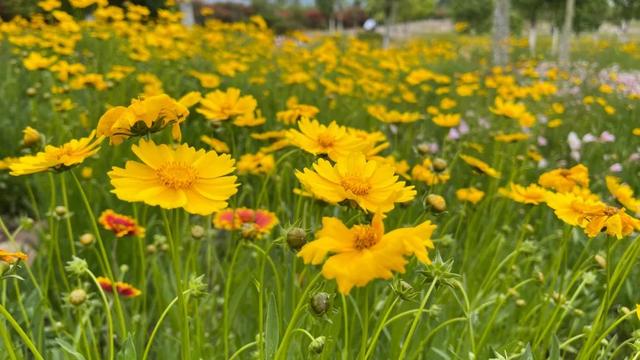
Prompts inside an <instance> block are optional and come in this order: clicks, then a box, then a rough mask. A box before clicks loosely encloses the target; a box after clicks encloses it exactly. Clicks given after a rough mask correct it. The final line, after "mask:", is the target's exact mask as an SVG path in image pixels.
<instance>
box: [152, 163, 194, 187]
mask: <svg viewBox="0 0 640 360" xmlns="http://www.w3.org/2000/svg"><path fill="white" fill-rule="evenodd" d="M156 175H158V179H159V180H160V182H161V183H162V185H164V186H166V187H168V188H171V189H174V190H178V189H187V188H189V187H191V185H192V184H193V183H194V182H195V181H196V180H197V179H198V172H197V171H196V169H194V168H193V166H191V165H188V164H186V163H184V162H179V161H171V162H168V163H166V164H164V165H163V166H162V167H160V168H158V169H157V170H156Z"/></svg>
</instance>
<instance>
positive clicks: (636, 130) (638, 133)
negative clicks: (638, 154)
mask: <svg viewBox="0 0 640 360" xmlns="http://www.w3.org/2000/svg"><path fill="white" fill-rule="evenodd" d="M631 133H632V134H633V135H635V136H640V128H634V129H633V130H632V131H631Z"/></svg>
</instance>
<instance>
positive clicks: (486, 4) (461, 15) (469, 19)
mask: <svg viewBox="0 0 640 360" xmlns="http://www.w3.org/2000/svg"><path fill="white" fill-rule="evenodd" d="M492 13H493V3H492V1H491V0H452V1H451V15H452V16H453V19H454V20H455V21H456V22H466V23H467V24H469V29H470V30H471V31H473V32H475V33H485V32H487V31H489V30H491V16H492Z"/></svg>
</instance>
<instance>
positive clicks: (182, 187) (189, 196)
mask: <svg viewBox="0 0 640 360" xmlns="http://www.w3.org/2000/svg"><path fill="white" fill-rule="evenodd" d="M131 150H132V151H133V153H134V154H136V156H138V158H139V159H140V160H142V163H140V162H136V161H127V163H126V165H125V168H119V167H113V168H112V170H111V171H110V172H109V173H108V174H109V177H110V178H111V185H113V187H114V189H113V190H112V191H111V192H113V193H114V194H116V196H117V197H118V198H119V199H121V200H124V201H130V202H136V201H142V202H144V203H146V204H148V205H152V206H155V205H158V206H160V207H162V208H164V209H174V208H180V207H182V208H184V210H185V211H187V212H189V213H192V214H199V215H209V214H211V213H213V212H216V211H218V210H221V209H224V208H225V207H226V206H227V200H228V199H229V197H231V195H233V194H235V193H236V192H237V189H236V188H237V186H238V184H237V183H236V182H235V181H236V177H235V176H225V175H227V174H229V173H231V172H232V171H233V170H234V167H233V164H234V160H233V159H232V158H231V156H229V155H218V154H217V153H216V152H215V151H205V150H202V149H201V150H197V151H196V150H195V149H194V148H192V147H190V146H188V145H187V144H181V145H178V146H177V147H176V148H175V149H172V148H170V147H169V146H167V145H156V144H155V143H154V142H153V141H150V140H149V141H147V140H141V141H140V143H139V145H134V146H132V147H131Z"/></svg>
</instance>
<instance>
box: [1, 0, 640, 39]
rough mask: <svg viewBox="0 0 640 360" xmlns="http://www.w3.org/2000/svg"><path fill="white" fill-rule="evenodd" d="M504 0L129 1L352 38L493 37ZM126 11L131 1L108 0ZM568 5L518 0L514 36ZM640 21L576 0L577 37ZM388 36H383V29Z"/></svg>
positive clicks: (550, 23)
mask: <svg viewBox="0 0 640 360" xmlns="http://www.w3.org/2000/svg"><path fill="white" fill-rule="evenodd" d="M497 1H504V0H192V1H179V0H130V1H129V2H130V3H133V4H137V5H144V6H146V7H148V8H149V9H151V10H152V12H153V13H155V12H156V11H157V10H158V9H162V8H178V9H180V10H181V11H183V12H184V13H185V16H184V21H185V22H186V23H187V24H189V23H203V22H204V21H206V20H207V19H210V18H211V19H218V20H221V21H225V22H234V21H245V20H248V19H249V17H251V16H253V15H256V14H259V15H261V16H262V17H263V18H264V19H265V20H266V21H267V23H268V24H269V26H270V27H271V28H273V29H274V30H275V31H276V32H278V33H284V32H287V31H293V30H312V31H313V30H319V31H345V30H350V29H362V27H363V25H364V24H365V22H366V21H367V20H369V22H368V23H367V26H366V28H367V29H369V30H375V28H378V30H380V28H381V27H382V26H386V25H389V26H391V27H393V26H395V25H402V26H398V27H397V28H392V29H390V30H391V31H393V32H395V33H396V34H395V35H396V36H402V34H408V35H415V33H416V32H417V33H420V32H423V33H433V32H451V31H457V32H463V33H471V34H481V33H485V32H489V31H490V30H491V24H492V15H491V14H492V9H493V8H494V3H495V2H497ZM38 2H39V0H0V18H2V19H4V20H7V19H10V18H12V17H14V16H23V17H29V16H31V15H32V14H35V13H38V12H41V11H42V10H41V9H40V8H39V7H38ZM66 2H67V0H62V3H63V9H65V10H68V11H69V12H71V13H73V14H74V15H75V16H76V17H82V16H83V15H86V14H89V13H90V11H91V10H90V9H87V10H86V13H85V14H83V13H82V11H80V12H79V11H78V9H73V8H72V7H71V6H70V5H69V4H68V3H66ZM109 3H110V4H111V5H115V6H122V5H123V4H124V3H125V1H124V0H109ZM565 4H566V0H511V1H510V6H509V16H510V22H509V24H510V27H511V31H512V33H515V34H524V33H525V32H527V31H529V32H530V30H531V29H534V30H538V29H540V30H542V31H547V32H548V33H552V32H553V31H554V29H557V28H559V27H560V26H561V23H562V21H563V19H564V12H565V8H566V6H565ZM638 18H640V0H577V1H575V18H574V20H573V30H574V31H575V32H593V31H595V30H599V31H604V32H616V33H619V34H620V35H621V36H624V35H627V34H629V33H637V32H638V26H637V25H636V22H635V20H636V19H638ZM380 31H381V30H380Z"/></svg>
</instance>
